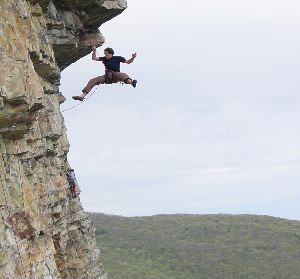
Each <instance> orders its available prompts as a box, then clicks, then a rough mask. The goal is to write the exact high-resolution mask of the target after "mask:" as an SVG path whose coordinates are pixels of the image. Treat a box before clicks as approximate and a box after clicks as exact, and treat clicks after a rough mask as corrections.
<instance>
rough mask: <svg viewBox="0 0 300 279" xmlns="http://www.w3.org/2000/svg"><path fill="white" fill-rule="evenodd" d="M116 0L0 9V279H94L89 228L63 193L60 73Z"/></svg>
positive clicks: (95, 39) (12, 2) (94, 39)
mask: <svg viewBox="0 0 300 279" xmlns="http://www.w3.org/2000/svg"><path fill="white" fill-rule="evenodd" d="M126 7H127V4H126V1H124V0H1V1H0V15H1V17H0V71H1V72H0V279H27V278H28V279H100V278H101V279H102V278H106V277H107V275H106V274H105V273H104V271H103V270H102V267H101V259H100V251H99V249H98V248H97V246H96V241H95V232H94V227H93V225H92V223H91V221H90V219H89V218H88V216H87V214H86V213H85V212H84V210H83V208H82V206H81V204H80V200H79V198H75V199H73V198H72V197H71V193H70V191H69V185H68V181H67V176H66V172H67V169H68V168H69V167H70V166H69V164H68V161H67V154H68V149H69V144H68V141H67V136H66V129H65V126H64V119H63V116H62V114H61V112H60V104H61V103H62V102H64V97H63V96H62V94H61V93H59V89H58V86H59V82H60V72H61V71H62V70H63V69H65V68H66V67H67V66H68V65H70V64H71V63H73V62H75V61H76V60H78V59H79V58H81V57H83V56H84V55H86V54H88V53H90V52H91V50H92V46H93V45H97V46H100V45H102V44H103V42H104V38H103V36H102V35H101V33H100V32H99V31H98V28H99V26H101V24H103V23H104V22H106V21H108V20H110V19H111V18H113V17H114V16H116V15H118V14H120V13H121V12H122V11H123V10H124V9H125V8H126Z"/></svg>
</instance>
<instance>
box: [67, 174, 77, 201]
mask: <svg viewBox="0 0 300 279" xmlns="http://www.w3.org/2000/svg"><path fill="white" fill-rule="evenodd" d="M67 179H68V182H69V186H70V191H71V195H72V198H76V197H77V195H78V192H77V180H76V177H75V172H74V170H73V169H68V171H67Z"/></svg>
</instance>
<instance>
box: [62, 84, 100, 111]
mask: <svg viewBox="0 0 300 279" xmlns="http://www.w3.org/2000/svg"><path fill="white" fill-rule="evenodd" d="M97 89H98V86H97V87H96V88H95V89H94V91H93V92H92V93H91V94H90V95H89V96H88V97H87V98H85V99H84V100H83V101H82V102H80V103H78V104H77V105H74V106H72V107H69V108H67V109H64V110H62V111H61V113H65V112H67V111H69V110H73V109H74V108H76V107H78V106H80V105H81V104H83V103H84V102H86V101H87V100H88V99H89V98H91V97H92V96H93V94H94V93H95V92H96V91H97Z"/></svg>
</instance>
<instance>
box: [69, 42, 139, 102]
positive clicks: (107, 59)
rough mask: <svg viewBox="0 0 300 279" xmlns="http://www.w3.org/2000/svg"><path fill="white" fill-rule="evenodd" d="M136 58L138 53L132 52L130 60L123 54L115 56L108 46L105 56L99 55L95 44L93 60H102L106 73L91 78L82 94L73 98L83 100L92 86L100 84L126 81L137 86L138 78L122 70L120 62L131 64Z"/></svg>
mask: <svg viewBox="0 0 300 279" xmlns="http://www.w3.org/2000/svg"><path fill="white" fill-rule="evenodd" d="M135 58H136V53H134V54H132V57H131V58H130V59H128V60H126V59H125V58H124V57H122V56H114V50H113V49H112V48H106V49H105V50H104V57H97V54H96V47H95V46H94V47H93V54H92V60H95V61H102V63H103V64H104V66H105V75H103V76H99V77H95V78H93V79H91V80H90V81H89V82H88V84H87V85H86V87H85V88H84V89H83V90H82V94H81V95H80V96H73V97H72V98H73V99H74V100H79V101H83V100H84V98H85V96H86V95H87V94H88V93H89V92H90V91H91V90H92V88H93V87H94V86H95V85H98V84H112V83H117V82H124V83H126V84H131V85H132V86H133V87H134V88H135V87H136V84H137V80H135V79H134V80H132V79H131V78H130V77H129V76H128V75H127V74H125V73H121V72H120V63H127V64H131V63H132V62H133V61H134V59H135Z"/></svg>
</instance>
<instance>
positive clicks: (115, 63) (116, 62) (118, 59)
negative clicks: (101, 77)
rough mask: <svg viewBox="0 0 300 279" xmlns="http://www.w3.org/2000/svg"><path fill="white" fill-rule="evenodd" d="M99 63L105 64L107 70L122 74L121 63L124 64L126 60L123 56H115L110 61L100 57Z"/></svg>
mask: <svg viewBox="0 0 300 279" xmlns="http://www.w3.org/2000/svg"><path fill="white" fill-rule="evenodd" d="M99 61H102V62H103V64H104V66H105V69H106V70H110V71H114V72H120V63H124V62H125V61H126V59H125V58H124V57H122V56H113V57H112V58H110V59H106V58H105V57H99Z"/></svg>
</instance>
